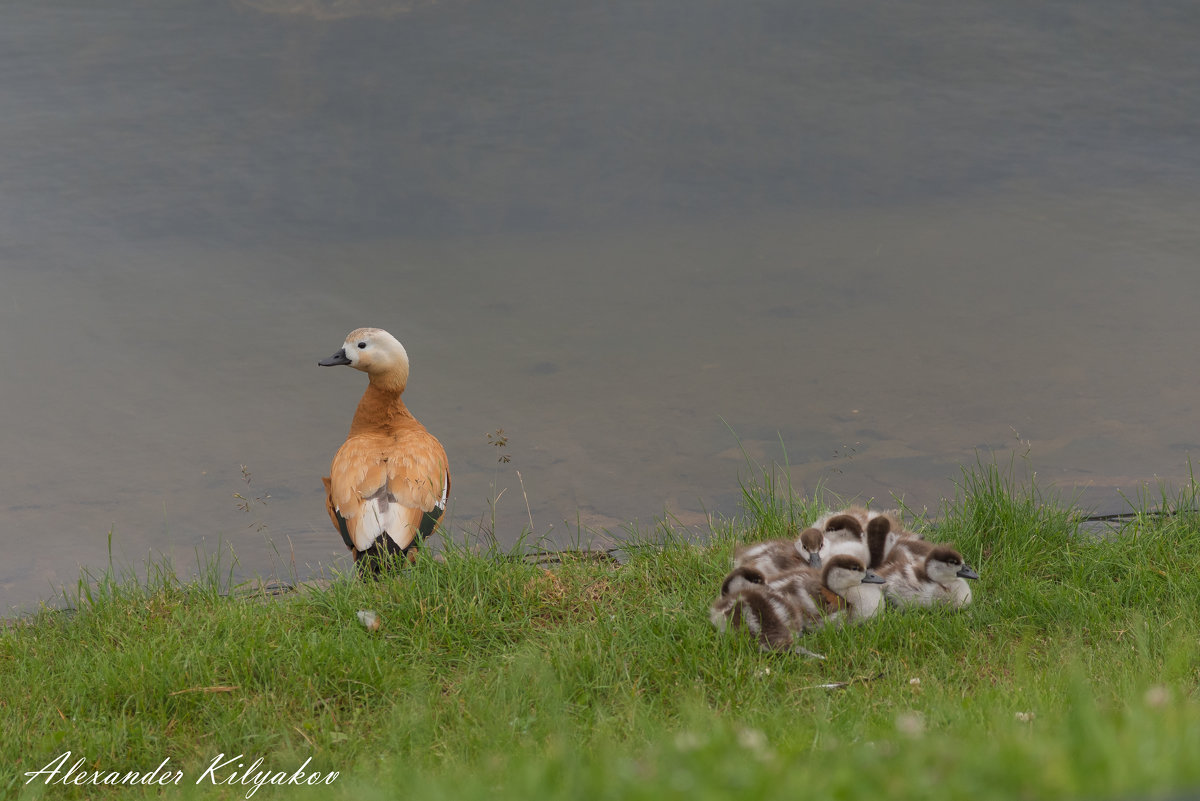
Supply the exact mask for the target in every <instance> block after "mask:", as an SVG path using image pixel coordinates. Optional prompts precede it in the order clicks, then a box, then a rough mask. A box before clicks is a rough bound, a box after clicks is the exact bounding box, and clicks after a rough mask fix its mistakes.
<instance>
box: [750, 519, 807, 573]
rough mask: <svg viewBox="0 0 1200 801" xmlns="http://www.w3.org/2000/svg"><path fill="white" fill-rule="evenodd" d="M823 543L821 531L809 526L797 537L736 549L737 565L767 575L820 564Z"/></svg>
mask: <svg viewBox="0 0 1200 801" xmlns="http://www.w3.org/2000/svg"><path fill="white" fill-rule="evenodd" d="M822 542H823V536H822V534H821V532H820V531H818V530H817V529H815V528H809V529H805V530H804V531H802V532H800V536H799V537H797V538H796V539H794V540H790V539H782V540H764V541H762V542H754V543H750V544H749V545H740V546H738V548H737V550H736V551H734V554H733V566H734V567H735V568H738V567H748V568H753V569H754V570H757V571H758V572H759V573H761V574H762V575H763V576H764V577H765V578H772V577H774V576H777V575H779V574H780V573H788V572H790V571H792V570H795V569H797V568H801V567H818V566H819V565H820V556H819V555H818V554H819V552H820V550H821V544H822Z"/></svg>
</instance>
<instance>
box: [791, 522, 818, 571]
mask: <svg viewBox="0 0 1200 801" xmlns="http://www.w3.org/2000/svg"><path fill="white" fill-rule="evenodd" d="M824 544H825V535H824V534H823V533H821V529H819V528H806V529H804V531H801V532H800V536H799V537H797V538H796V552H797V553H798V554H800V556H801V558H804V559H807V560H808V566H809V567H814V568H817V569H820V567H821V547H822V546H823V545H824Z"/></svg>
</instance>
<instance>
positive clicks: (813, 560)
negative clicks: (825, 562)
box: [808, 551, 821, 570]
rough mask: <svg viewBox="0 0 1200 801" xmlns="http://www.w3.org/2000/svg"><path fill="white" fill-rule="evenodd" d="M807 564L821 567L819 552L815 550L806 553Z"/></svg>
mask: <svg viewBox="0 0 1200 801" xmlns="http://www.w3.org/2000/svg"><path fill="white" fill-rule="evenodd" d="M808 566H809V567H815V568H817V569H818V570H819V569H820V568H821V554H819V553H817V552H815V551H814V552H813V553H810V554H809V555H808Z"/></svg>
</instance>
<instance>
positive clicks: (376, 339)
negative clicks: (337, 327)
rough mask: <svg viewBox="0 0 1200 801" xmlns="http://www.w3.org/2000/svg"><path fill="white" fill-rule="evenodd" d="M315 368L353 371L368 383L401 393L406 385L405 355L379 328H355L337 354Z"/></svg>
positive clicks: (393, 340)
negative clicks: (336, 367)
mask: <svg viewBox="0 0 1200 801" xmlns="http://www.w3.org/2000/svg"><path fill="white" fill-rule="evenodd" d="M319 364H321V365H322V366H325V367H330V366H333V365H338V364H344V365H347V366H349V367H353V368H354V369H355V370H361V371H362V372H364V373H366V374H367V375H368V376H369V377H370V379H371V382H372V383H374V384H379V385H381V386H384V387H389V388H399V389H404V387H405V386H406V385H407V384H408V371H409V364H408V352H407V351H406V350H404V346H403V345H401V344H400V341H399V340H398V339H396V338H395V337H394V336H392V335H391V334H389V333H388V332H387V331H384V330H383V329H382V328H356V329H355V330H353V331H351V332H350V333H349V335H348V336H347V337H346V341H345V342H344V343H343V344H342V349H341V350H340V351H338V352H337V353H335V354H333V355H332V356H330V357H329V358H328V359H323V360H321V361H320V362H319Z"/></svg>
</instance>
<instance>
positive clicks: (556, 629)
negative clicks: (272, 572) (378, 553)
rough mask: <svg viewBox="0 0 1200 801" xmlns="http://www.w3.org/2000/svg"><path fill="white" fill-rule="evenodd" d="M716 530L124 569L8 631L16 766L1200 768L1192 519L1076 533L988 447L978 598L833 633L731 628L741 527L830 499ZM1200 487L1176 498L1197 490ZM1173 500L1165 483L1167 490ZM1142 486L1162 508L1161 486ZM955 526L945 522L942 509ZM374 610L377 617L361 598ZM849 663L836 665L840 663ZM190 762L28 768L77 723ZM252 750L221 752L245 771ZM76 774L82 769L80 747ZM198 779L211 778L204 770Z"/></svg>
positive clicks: (143, 755)
mask: <svg viewBox="0 0 1200 801" xmlns="http://www.w3.org/2000/svg"><path fill="white" fill-rule="evenodd" d="M759 478H760V480H757V481H752V482H750V483H748V484H747V486H746V487H745V494H746V516H745V519H743V520H739V521H735V522H730V523H728V524H722V525H720V526H718V527H717V529H716V530H715V531H714V532H713V533H712V538H711V541H710V542H706V543H705V544H703V545H701V544H697V543H693V542H689V541H687V540H685V539H683V538H681V537H680V536H679V535H677V534H676V533H674V532H672V531H670V530H669V529H668V528H665V527H664V528H662V529H660V530H659V531H657V532H655V533H654V534H652V535H647V536H645V537H644V538H642V540H641V541H640V542H638V543H635V544H633V545H631V546H630V548H629V550H628V554H627V557H628V558H627V561H625V562H624V564H621V565H619V566H618V565H615V564H608V563H568V564H566V565H564V566H562V567H561V568H560V569H556V570H555V571H553V572H552V573H551V572H546V571H544V570H542V569H541V568H538V567H534V566H531V565H527V564H523V563H520V562H517V561H512V560H507V559H500V558H495V557H496V556H497V555H496V554H485V555H478V554H471V553H469V552H467V551H466V550H459V551H454V550H452V551H451V552H450V553H449V554H448V555H447V558H446V561H445V562H444V563H438V562H434V561H432V560H425V561H423V562H422V563H421V564H419V565H417V566H416V567H415V568H413V569H411V570H408V571H406V572H405V573H404V575H403V576H402V577H400V578H398V579H395V580H387V581H381V582H376V583H359V582H354V581H337V582H335V583H334V584H333V585H332V586H331V587H329V588H328V589H325V590H318V591H312V592H308V593H306V594H303V595H292V596H285V597H282V598H271V599H258V600H247V599H245V598H240V599H239V598H231V597H226V596H224V595H222V594H221V593H220V592H218V591H217V590H218V587H219V584H220V582H219V574H218V573H217V572H216V571H214V573H213V575H211V576H209V577H208V579H206V580H204V581H199V582H195V583H192V584H186V585H185V584H181V583H180V581H179V580H177V579H176V578H175V576H174V574H173V573H172V571H170V570H168V569H158V570H152V571H150V575H149V576H148V577H147V576H143V577H142V579H141V580H140V581H137V582H134V581H131V580H128V579H115V578H113V577H112V576H109V577H108V578H107V579H106V580H102V581H101V582H100V583H99V585H98V586H95V587H94V588H93V590H92V600H91V601H90V602H88V601H87V599H86V598H85V599H83V604H82V606H81V608H80V610H79V611H78V612H75V613H61V612H50V611H47V612H43V613H41V614H38V615H36V616H35V617H33V618H31V619H30V620H28V621H27V622H25V623H22V624H21V625H17V626H15V627H10V628H8V629H5V630H3V631H2V632H0V791H3V792H5V793H7V794H9V795H19V796H20V797H31V798H36V797H48V798H49V797H54V798H58V797H80V798H83V797H88V798H95V797H121V798H129V797H140V796H142V795H155V794H157V793H162V794H167V795H170V796H172V797H195V798H243V797H245V796H246V795H247V793H248V792H249V791H250V790H252V789H253V785H252V784H239V785H236V786H227V785H214V784H213V783H212V781H211V780H210V779H209V778H207V777H205V771H206V769H207V768H208V767H209V766H210V765H211V764H212V762H213V760H214V758H216V757H217V756H218V754H222V753H224V754H226V755H227V757H229V756H234V755H237V754H244V755H245V756H246V757H248V759H246V760H245V761H244V764H246V766H247V767H249V764H250V763H251V762H252V761H253V760H254V759H257V758H258V757H262V758H263V763H262V766H261V768H260V769H261V770H267V771H269V772H276V771H282V772H285V773H286V774H288V775H290V774H292V773H293V771H295V770H296V769H297V768H299V767H300V766H301V765H302V763H304V762H305V760H306V759H308V758H309V757H311V758H312V761H311V762H310V763H309V764H308V766H307V768H306V770H307V771H309V772H318V773H320V774H322V775H325V776H327V775H328V773H329V772H332V771H337V772H338V776H337V778H336V779H335V780H334V781H333V783H332V784H330V785H327V786H321V787H299V788H297V787H289V788H287V789H277V788H273V787H269V786H267V787H263V788H262V789H261V790H259V791H258V792H256V793H254V794H253V796H252V797H254V798H267V797H284V795H285V794H286V797H289V798H291V797H310V798H328V797H345V798H381V799H383V798H420V799H423V800H428V801H432V800H433V799H439V798H445V799H472V798H479V799H484V798H487V799H493V798H510V797H511V798H518V797H519V798H530V797H532V798H548V797H562V798H613V799H617V798H621V799H624V798H635V799H636V798H647V799H650V798H654V799H661V798H668V799H669V798H681V799H682V798H687V799H697V798H710V797H711V798H720V797H730V796H732V795H736V796H737V797H738V798H780V799H783V798H789V799H791V798H796V797H799V796H801V795H804V796H807V797H813V798H838V799H859V798H862V799H866V798H871V799H875V798H878V797H879V796H880V794H881V793H883V794H885V797H897V798H898V797H921V798H933V799H939V798H963V797H968V796H970V797H972V798H977V799H988V798H997V799H999V798H1004V799H1011V798H1043V797H1054V798H1072V797H1087V798H1110V797H1127V796H1137V797H1149V796H1154V795H1162V794H1170V793H1176V792H1181V791H1187V790H1194V789H1197V788H1200V759H1197V758H1196V757H1197V755H1200V696H1198V694H1197V680H1198V677H1200V592H1198V590H1200V579H1198V575H1200V518H1197V516H1196V515H1194V514H1179V515H1174V516H1164V517H1160V516H1156V515H1151V514H1142V515H1139V516H1137V517H1136V518H1135V519H1134V520H1132V521H1131V522H1130V523H1129V524H1128V525H1126V526H1124V527H1123V528H1122V529H1121V530H1119V531H1118V532H1117V533H1115V534H1114V535H1113V536H1111V537H1108V538H1104V539H1097V538H1094V537H1092V536H1088V535H1084V534H1080V533H1079V532H1078V530H1077V526H1078V523H1077V520H1078V516H1077V515H1076V514H1074V513H1073V511H1072V510H1071V509H1069V508H1066V506H1065V505H1063V504H1060V503H1057V502H1055V501H1054V500H1053V499H1046V498H1043V497H1041V496H1040V494H1039V493H1038V491H1037V490H1036V489H1034V488H1030V487H1027V486H1021V487H1014V486H1013V484H1012V481H1011V479H1010V477H1009V475H1008V474H1007V473H1006V472H1004V471H1002V470H997V469H996V468H994V467H984V468H981V469H979V470H977V471H974V472H969V473H967V474H966V475H965V476H964V480H963V482H962V485H961V486H960V487H959V488H958V493H957V498H956V499H955V500H953V501H951V502H949V503H948V504H947V507H946V509H945V510H944V514H943V515H941V519H940V520H939V523H938V529H937V532H936V538H937V539H945V540H950V541H953V542H954V543H956V544H957V545H958V547H959V548H960V550H962V551H963V553H964V554H965V555H966V556H967V559H968V561H969V562H970V563H971V564H972V565H974V566H975V567H976V568H977V569H978V570H979V572H980V574H981V576H982V578H981V580H980V581H979V582H977V584H976V586H975V591H976V592H975V596H976V602H975V603H974V604H973V605H972V606H971V607H969V608H968V609H967V610H965V611H963V612H961V613H940V612H937V611H912V612H906V613H890V614H887V615H885V616H884V617H882V618H881V619H878V620H875V621H872V622H871V623H870V624H868V625H865V626H862V627H858V628H854V629H850V630H846V631H826V632H819V633H817V634H815V635H812V636H811V637H809V638H808V641H807V642H806V645H807V646H808V647H809V648H811V649H813V650H816V651H819V652H821V653H824V654H825V655H826V656H827V657H828V658H827V659H826V660H825V661H816V660H808V659H800V658H796V657H791V656H784V655H777V654H762V653H759V652H758V651H757V649H756V648H755V647H754V646H753V645H752V644H751V643H750V642H749V641H745V640H742V639H739V638H736V637H729V638H721V637H718V636H717V635H716V633H715V632H714V630H713V629H712V628H711V626H710V625H709V623H708V621H707V606H708V604H709V602H710V601H711V600H712V597H713V596H714V594H715V592H716V588H717V586H718V584H719V582H720V580H721V578H722V577H723V575H724V573H725V572H726V570H727V568H728V565H729V563H730V558H731V554H732V549H733V547H734V545H735V544H736V543H737V542H740V541H744V540H746V539H756V538H761V537H764V536H772V535H777V534H781V533H782V531H783V530H785V528H786V525H787V523H788V521H789V518H792V517H797V518H803V517H804V516H806V515H808V514H811V513H812V512H813V511H814V510H813V509H812V508H811V507H810V506H808V505H807V502H806V501H805V500H803V499H797V498H793V497H790V494H789V493H788V492H787V491H786V490H783V489H781V488H779V487H776V486H774V485H773V484H772V482H771V477H770V475H769V474H767V475H763V476H761V477H759ZM1194 497H1195V493H1194V487H1192V488H1189V490H1188V491H1187V492H1185V493H1184V495H1183V497H1182V498H1179V499H1173V500H1172V503H1177V504H1179V505H1182V506H1190V505H1191V502H1192V501H1193V500H1194ZM1156 505H1157V504H1156ZM1146 511H1149V510H1146ZM933 536H934V535H932V534H931V538H933ZM368 608H369V609H372V610H375V611H376V612H377V613H378V615H379V618H380V620H381V623H382V625H381V627H380V629H379V630H378V631H376V632H370V631H367V630H366V629H365V628H364V627H363V626H361V625H360V624H359V623H358V621H357V619H356V612H357V610H360V609H368ZM842 682H848V684H847V685H846V686H843V687H842V688H840V689H828V688H825V687H822V686H821V685H825V684H830V683H842ZM68 750H69V751H71V752H72V756H71V757H70V758H69V760H67V761H66V763H65V765H64V772H65V768H66V767H69V766H70V765H71V764H72V763H73V762H74V761H75V759H76V758H78V757H79V756H84V757H86V759H87V764H86V766H85V768H82V769H81V770H86V771H87V772H88V774H89V775H90V774H91V772H92V771H97V770H98V771H101V772H102V774H103V773H108V772H110V771H118V772H120V773H122V774H123V773H126V772H128V771H141V772H147V771H151V770H153V769H154V768H155V767H156V766H158V765H159V764H160V763H161V762H162V761H163V760H164V759H167V758H169V759H170V762H169V765H168V768H169V769H170V770H171V771H174V770H180V771H182V772H183V778H182V780H181V781H180V782H179V784H178V785H174V784H173V785H170V786H168V787H167V788H166V789H161V788H159V789H157V790H156V789H154V788H146V787H143V786H133V787H131V786H128V785H126V786H118V787H115V788H105V787H99V788H98V787H95V786H84V787H63V786H60V785H57V784H54V785H50V786H47V785H45V784H44V779H38V780H37V781H35V782H34V783H32V784H28V785H26V784H25V783H24V782H25V778H26V777H25V776H24V775H23V774H24V773H25V772H27V771H37V770H39V769H41V768H43V767H44V766H46V765H47V764H48V763H50V762H51V761H52V760H54V759H55V758H56V757H58V756H59V755H61V754H62V753H63V752H65V751H68ZM230 775H235V776H236V775H237V774H236V763H235V764H233V765H230V766H228V767H225V768H222V769H220V770H218V771H215V772H214V773H213V774H212V778H216V779H217V780H224V779H226V778H227V777H228V776H230ZM60 776H61V774H60ZM197 779H201V780H202V783H201V784H200V785H196V784H195V782H196V780H197Z"/></svg>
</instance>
